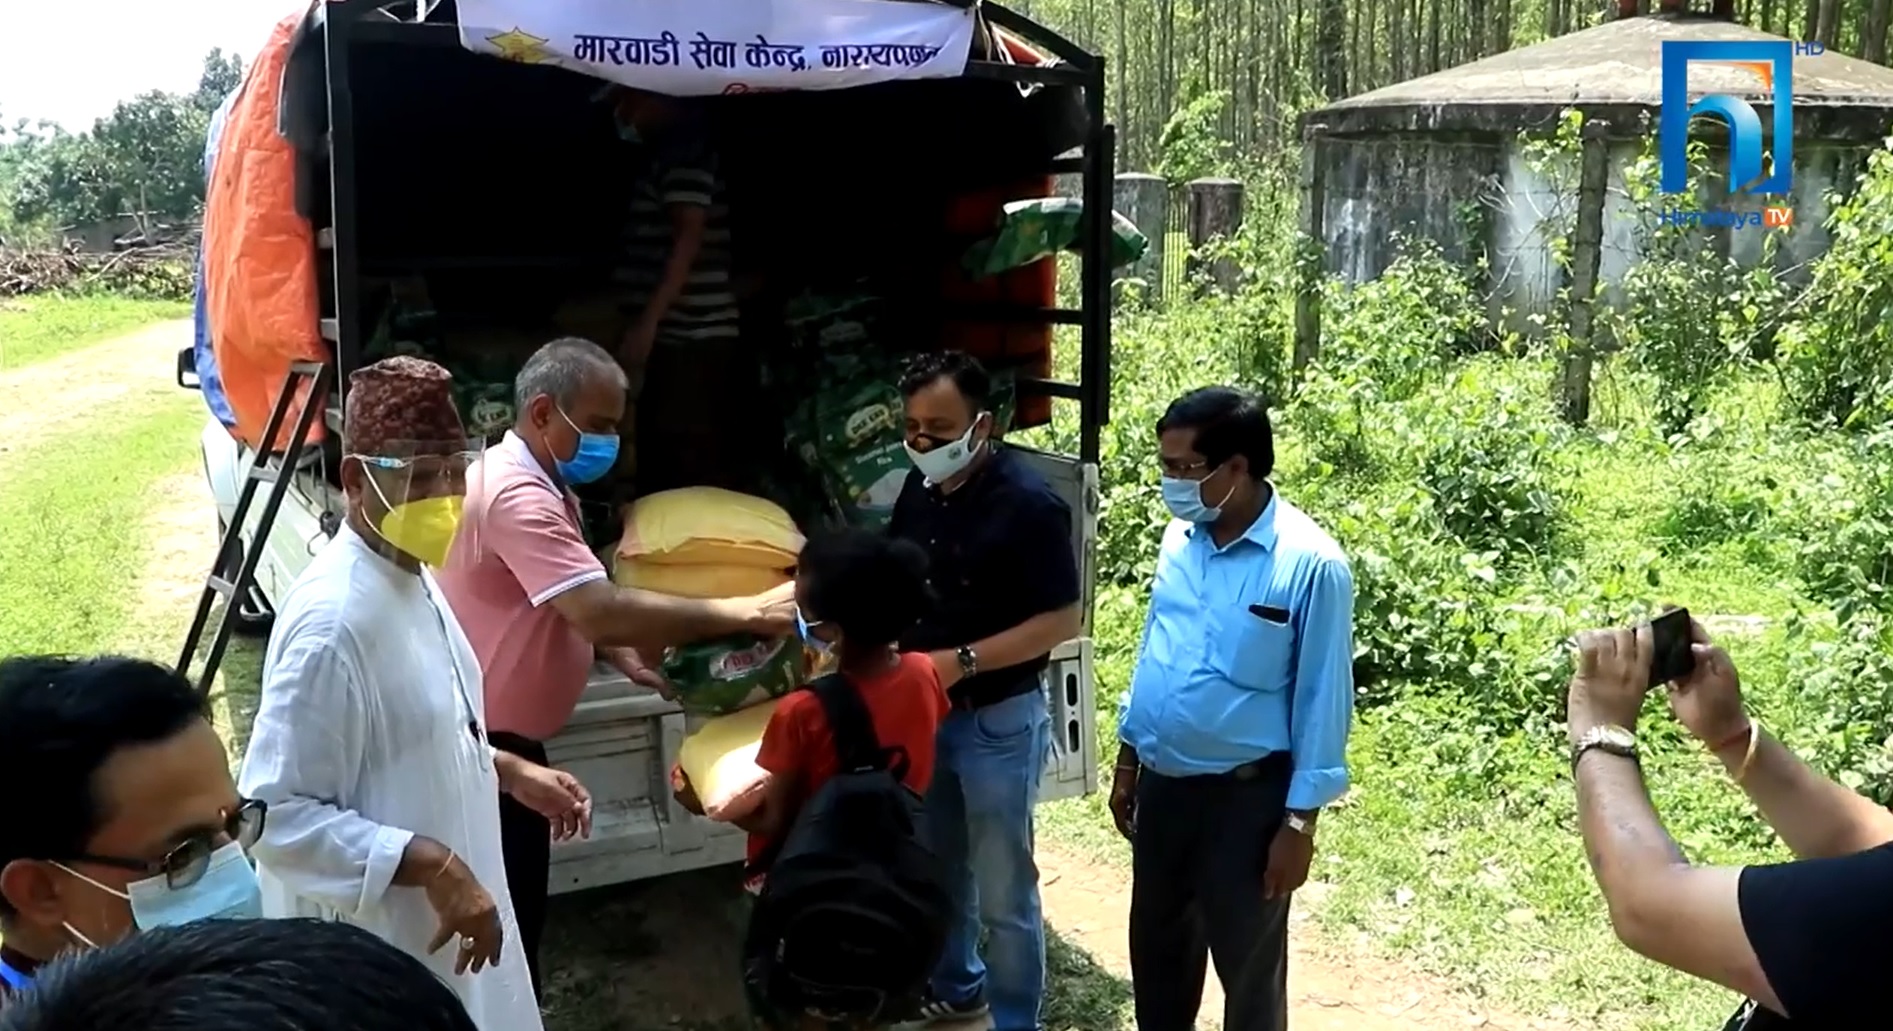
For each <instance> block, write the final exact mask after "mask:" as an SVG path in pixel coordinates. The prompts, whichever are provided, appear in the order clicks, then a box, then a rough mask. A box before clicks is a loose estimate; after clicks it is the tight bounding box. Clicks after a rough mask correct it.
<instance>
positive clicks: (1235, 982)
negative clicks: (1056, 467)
mask: <svg viewBox="0 0 1893 1031" xmlns="http://www.w3.org/2000/svg"><path fill="white" fill-rule="evenodd" d="M1157 436H1158V443H1159V450H1160V452H1161V456H1162V463H1163V495H1164V503H1165V505H1166V506H1167V507H1168V508H1169V509H1170V512H1171V514H1172V515H1174V516H1175V517H1176V521H1175V522H1173V523H1171V524H1170V527H1169V529H1167V530H1166V531H1165V532H1164V537H1163V548H1162V551H1161V552H1160V554H1159V555H1158V557H1157V573H1156V578H1155V582H1154V583H1153V584H1152V587H1151V594H1150V614H1149V616H1148V618H1147V620H1146V622H1145V624H1144V639H1143V645H1142V647H1141V649H1140V650H1139V654H1138V658H1137V666H1136V669H1135V672H1133V674H1132V676H1131V685H1130V690H1129V691H1127V692H1126V693H1125V696H1124V699H1123V705H1122V707H1121V710H1120V711H1121V713H1122V715H1121V716H1120V718H1119V720H1118V738H1119V741H1120V745H1119V750H1118V758H1117V773H1116V776H1115V778H1114V780H1113V783H1112V785H1111V812H1112V815H1113V817H1114V818H1115V819H1116V821H1117V825H1118V829H1119V830H1120V831H1122V832H1123V833H1124V835H1125V836H1126V837H1127V838H1129V839H1130V841H1131V853H1132V871H1133V884H1132V888H1131V920H1130V955H1131V978H1132V980H1133V982H1134V983H1135V985H1136V1005H1137V1027H1138V1031H1191V1029H1192V1028H1194V1027H1195V1026H1196V1015H1197V1010H1198V1008H1199V1007H1200V1006H1201V1004H1202V998H1203V979H1204V976H1205V973H1206V966H1207V961H1208V959H1209V957H1210V956H1214V957H1215V959H1216V970H1217V973H1218V975H1219V976H1220V978H1221V980H1222V983H1223V989H1224V994H1225V996H1226V1003H1225V1009H1224V1014H1223V1024H1222V1026H1223V1031H1286V1028H1287V1027H1288V993H1287V985H1288V905H1289V896H1290V895H1291V894H1292V893H1293V892H1294V891H1295V889H1296V888H1299V887H1301V885H1302V882H1303V881H1305V880H1307V878H1308V864H1309V862H1310V860H1312V859H1313V857H1314V848H1315V846H1314V835H1315V817H1316V814H1317V813H1318V812H1319V811H1320V810H1321V807H1322V806H1325V805H1327V804H1329V803H1331V802H1333V801H1334V800H1335V799H1336V798H1339V797H1340V796H1341V794H1342V793H1343V792H1345V791H1346V790H1347V735H1348V728H1349V726H1350V724H1351V723H1352V721H1353V712H1354V675H1353V653H1354V645H1353V621H1354V577H1353V574H1352V573H1351V572H1350V571H1349V570H1348V563H1347V556H1345V555H1344V554H1342V552H1341V548H1340V546H1339V545H1337V544H1335V542H1334V539H1333V538H1332V537H1329V536H1328V534H1327V533H1326V532H1324V531H1323V530H1322V529H1321V528H1320V527H1319V526H1317V525H1315V522H1314V520H1312V519H1310V518H1309V517H1308V516H1307V515H1305V514H1303V513H1302V511H1301V510H1300V509H1298V508H1296V507H1295V506H1293V505H1291V504H1289V503H1288V502H1287V501H1285V500H1283V499H1282V498H1281V497H1279V496H1278V495H1277V494H1276V493H1275V488H1274V486H1273V485H1272V484H1270V483H1269V480H1268V477H1269V474H1270V473H1271V472H1273V471H1274V468H1275V441H1274V431H1273V430H1272V428H1271V427H1270V425H1269V417H1268V409H1267V407H1266V405H1264V404H1263V402H1262V401H1261V400H1260V399H1259V398H1257V397H1255V396H1254V395H1252V394H1248V393H1245V392H1243V391H1240V390H1235V389H1232V388H1228V387H1206V388H1204V389H1201V390H1196V391H1192V392H1191V393H1188V394H1185V395H1184V396H1183V397H1181V398H1178V399H1177V400H1176V401H1175V402H1173V403H1172V404H1171V405H1170V407H1169V409H1168V410H1167V411H1165V412H1164V415H1163V418H1162V419H1160V420H1158V422H1157Z"/></svg>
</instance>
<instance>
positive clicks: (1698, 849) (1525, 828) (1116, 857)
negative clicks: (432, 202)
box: [1048, 376, 1832, 1031]
mask: <svg viewBox="0 0 1893 1031" xmlns="http://www.w3.org/2000/svg"><path fill="white" fill-rule="evenodd" d="M1600 393H1602V394H1603V395H1604V396H1605V398H1606V400H1605V401H1604V403H1603V406H1602V407H1603V408H1604V409H1605V410H1604V412H1603V414H1602V416H1601V417H1600V422H1601V423H1603V424H1604V426H1603V427H1602V432H1600V433H1599V434H1597V435H1596V437H1595V438H1594V439H1589V440H1585V441H1582V442H1580V443H1579V444H1577V445H1576V446H1575V447H1574V449H1573V450H1572V451H1570V452H1568V453H1566V454H1565V455H1564V456H1562V457H1563V460H1565V461H1567V462H1569V463H1570V466H1571V468H1572V470H1573V472H1574V476H1573V477H1572V482H1573V484H1574V485H1575V488H1574V489H1575V496H1573V497H1570V498H1568V499H1567V502H1568V505H1569V509H1570V511H1571V512H1572V513H1573V515H1574V520H1575V525H1574V526H1573V527H1572V528H1571V536H1572V537H1573V538H1574V539H1576V540H1578V541H1581V542H1583V543H1582V555H1581V557H1579V558H1578V559H1576V560H1575V562H1574V565H1573V567H1572V568H1567V569H1565V570H1563V571H1561V572H1559V573H1558V575H1561V576H1565V577H1569V578H1571V582H1573V583H1586V582H1590V583H1594V582H1598V581H1601V580H1603V579H1606V578H1610V577H1613V576H1614V577H1619V578H1622V577H1625V576H1626V573H1627V574H1628V575H1629V576H1630V577H1631V578H1632V579H1634V580H1636V581H1638V583H1637V584H1636V585H1635V586H1636V587H1638V588H1640V593H1641V594H1642V595H1644V596H1647V600H1649V601H1651V602H1666V603H1674V604H1680V605H1683V606H1686V607H1688V608H1690V609H1691V610H1692V611H1693V612H1696V613H1699V614H1714V615H1718V616H1722V617H1730V618H1725V619H1723V620H1721V621H1719V623H1718V625H1719V626H1721V627H1723V628H1724V629H1722V630H1721V631H1720V633H1721V635H1722V637H1723V638H1724V643H1725V644H1726V645H1727V646H1728V647H1729V649H1730V651H1731V653H1732V654H1733V655H1734V657H1735V659H1736V661H1737V663H1738V665H1739V666H1740V668H1741V670H1742V672H1743V679H1744V684H1745V688H1746V690H1747V693H1748V694H1749V696H1750V699H1751V702H1752V704H1753V705H1754V707H1755V708H1756V710H1757V711H1758V714H1759V715H1760V716H1761V717H1762V718H1763V719H1764V720H1765V721H1766V722H1767V725H1768V726H1769V727H1770V729H1771V730H1778V731H1779V732H1780V734H1781V735H1782V737H1783V738H1784V739H1785V740H1787V741H1788V742H1789V744H1790V745H1791V746H1796V747H1799V748H1800V749H1801V750H1802V754H1804V755H1813V754H1815V753H1816V751H1817V750H1818V749H1819V747H1820V745H1821V741H1820V733H1821V732H1820V731H1819V730H1818V729H1815V728H1818V727H1820V726H1821V724H1822V719H1821V716H1820V714H1819V712H1818V710H1817V708H1816V706H1815V703H1813V702H1812V701H1809V700H1808V699H1806V698H1805V697H1804V691H1803V689H1802V688H1801V686H1800V684H1799V683H1798V682H1797V681H1796V679H1795V677H1796V673H1795V671H1796V669H1797V668H1798V667H1797V665H1796V664H1797V663H1798V662H1805V661H1807V660H1808V657H1809V656H1810V655H1811V654H1816V653H1817V650H1818V649H1819V648H1821V647H1823V646H1824V644H1823V642H1825V641H1826V640H1829V639H1831V636H1832V634H1831V625H1830V624H1831V619H1830V618H1829V617H1828V616H1827V615H1826V614H1825V611H1824V609H1823V608H1822V607H1821V606H1819V605H1817V604H1814V603H1812V602H1810V601H1809V600H1808V599H1806V598H1805V597H1803V596H1802V594H1801V593H1800V592H1799V591H1798V589H1797V588H1796V586H1795V585H1794V583H1793V581H1792V577H1791V575H1790V571H1789V570H1788V568H1787V559H1786V557H1785V555H1784V549H1785V548H1786V547H1787V546H1788V545H1789V544H1790V543H1791V542H1789V541H1785V540H1783V539H1780V538H1779V537H1778V536H1776V535H1774V534H1773V533H1771V531H1770V530H1769V529H1768V527H1767V525H1766V523H1765V522H1763V523H1761V524H1759V525H1757V526H1756V527H1755V528H1753V529H1752V531H1750V532H1742V531H1740V530H1731V528H1730V527H1728V526H1714V527H1688V526H1684V527H1681V528H1679V527H1678V526H1677V525H1675V523H1676V519H1677V516H1676V515H1675V512H1676V508H1675V506H1673V505H1672V504H1671V503H1670V501H1671V499H1672V498H1674V497H1675V496H1676V494H1677V492H1678V481H1679V479H1680V478H1682V477H1683V476H1684V475H1686V474H1684V473H1680V472H1679V469H1678V466H1677V465H1676V464H1674V461H1673V460H1672V459H1671V458H1670V457H1667V456H1665V455H1664V454H1662V453H1660V451H1661V450H1662V445H1661V444H1660V443H1658V444H1655V445H1652V444H1651V442H1650V441H1649V440H1648V439H1647V438H1642V439H1632V438H1631V435H1629V434H1626V433H1619V432H1618V431H1616V430H1613V429H1612V428H1611V425H1612V424H1613V423H1615V424H1622V425H1635V424H1638V423H1640V422H1643V420H1644V418H1645V414H1644V413H1643V412H1642V411H1641V410H1640V408H1639V406H1638V403H1637V401H1636V398H1635V397H1634V396H1631V395H1624V396H1613V395H1611V394H1610V393H1609V391H1608V389H1606V390H1603V391H1600ZM1775 402H1776V398H1775V395H1774V387H1773V384H1772V382H1771V381H1769V380H1767V379H1764V378H1762V377H1760V376H1758V377H1756V378H1755V379H1753V380H1750V381H1746V382H1744V383H1743V384H1741V385H1740V386H1739V387H1738V388H1737V389H1736V390H1734V391H1733V392H1732V393H1731V394H1730V395H1729V396H1727V397H1726V398H1725V399H1724V401H1723V403H1722V404H1721V405H1720V406H1719V416H1720V417H1721V418H1722V419H1724V420H1725V422H1724V424H1723V429H1722V430H1721V433H1722V434H1723V435H1724V436H1725V437H1726V438H1727V439H1726V440H1725V441H1724V442H1723V443H1722V444H1721V445H1719V447H1720V450H1716V451H1713V452H1708V453H1707V454H1706V456H1705V457H1706V464H1708V465H1711V466H1715V467H1719V468H1720V469H1723V470H1729V469H1735V470H1738V471H1737V472H1736V473H1734V474H1733V475H1729V474H1728V473H1726V472H1724V473H1723V475H1725V476H1727V477H1728V479H1729V480H1730V481H1731V482H1733V483H1735V484H1736V485H1737V486H1738V487H1739V486H1740V484H1741V483H1742V481H1743V478H1744V475H1745V474H1746V475H1752V476H1753V477H1754V478H1755V479H1756V480H1757V481H1767V482H1769V483H1770V485H1771V488H1773V487H1776V486H1779V487H1780V489H1783V490H1785V489H1787V485H1788V484H1790V483H1792V482H1794V481H1801V482H1812V481H1813V480H1815V479H1816V478H1818V477H1820V476H1821V475H1823V474H1825V473H1827V472H1830V471H1832V467H1830V466H1828V465H1824V464H1822V463H1821V462H1819V461H1815V460H1813V459H1811V458H1810V457H1809V451H1808V450H1807V449H1806V448H1803V449H1801V450H1799V451H1784V450H1782V449H1781V448H1779V447H1776V448H1773V449H1771V446H1770V445H1768V444H1767V443H1766V441H1767V438H1768V436H1769V434H1770V433H1771V431H1772V427H1773V426H1774V421H1773V420H1774V416H1773V414H1772V413H1774V412H1775V411H1776V403H1775ZM1809 447H1812V448H1814V449H1815V450H1819V448H1820V444H1819V442H1818V441H1817V442H1815V443H1813V444H1811V445H1809ZM1751 466H1752V467H1753V472H1752V473H1748V472H1747V470H1749V469H1750V467H1751ZM1283 491H1284V494H1285V495H1286V496H1288V497H1290V498H1293V497H1294V484H1293V472H1292V470H1291V471H1288V472H1285V474H1284V476H1283ZM1557 593H1558V592H1557V589H1556V586H1555V584H1554V583H1552V582H1550V578H1548V577H1546V576H1542V575H1534V576H1532V577H1531V578H1529V579H1528V580H1527V581H1525V582H1524V583H1522V584H1521V585H1520V589H1519V594H1520V595H1521V596H1532V597H1533V598H1534V599H1538V600H1542V599H1543V598H1544V597H1545V596H1546V595H1550V596H1552V597H1556V595H1557ZM1142 605H1143V596H1142V593H1141V592H1129V591H1113V592H1106V593H1105V594H1104V595H1103V596H1101V598H1100V601H1099V609H1098V613H1097V624H1098V637H1099V655H1100V656H1101V662H1100V678H1101V683H1100V685H1099V687H1100V689H1099V703H1100V709H1101V710H1102V715H1101V722H1102V725H1103V736H1104V737H1105V739H1106V740H1107V741H1108V740H1112V737H1111V730H1112V726H1113V722H1114V720H1115V717H1116V706H1115V702H1116V696H1117V692H1118V691H1119V690H1121V689H1122V686H1123V684H1124V683H1125V682H1126V680H1127V678H1128V675H1129V665H1128V663H1129V661H1130V658H1131V656H1132V655H1133V654H1134V651H1135V636H1136V634H1137V633H1138V631H1139V628H1140V626H1141V615H1142ZM1796 613H1803V614H1805V615H1806V618H1805V619H1801V618H1796V615H1795V614H1796ZM1737 617H1759V618H1737ZM1571 629H1576V627H1572V628H1571ZM1544 643H1545V642H1542V641H1540V642H1537V644H1538V645H1542V644H1544ZM1534 646H1536V645H1534ZM1499 647H1500V649H1501V650H1502V653H1501V654H1499V655H1496V656H1495V660H1496V661H1504V662H1526V661H1530V660H1531V659H1532V658H1534V656H1531V655H1528V654H1524V653H1521V652H1518V651H1515V650H1509V649H1515V648H1517V647H1520V646H1519V645H1516V644H1514V643H1512V642H1501V643H1500V645H1499ZM1640 733H1641V735H1642V736H1644V738H1645V742H1646V749H1647V751H1648V756H1647V759H1646V762H1645V768H1646V773H1647V778H1648V780H1649V783H1650V785H1651V790H1652V794H1653V796H1654V799H1655V801H1656V804H1657V807H1658V810H1659V812H1661V813H1662V814H1663V816H1664V818H1665V820H1666V822H1667V824H1668V826H1669V827H1670V829H1671V831H1672V832H1673V833H1674V834H1675V835H1676V837H1677V839H1678V842H1679V844H1681V845H1682V846H1683V848H1684V850H1685V852H1686V853H1688V854H1689V855H1690V856H1691V858H1692V860H1694V861H1696V862H1703V863H1726V864H1742V863H1748V862H1755V861H1770V860H1778V859H1782V858H1787V854H1786V852H1785V850H1783V849H1782V848H1780V847H1779V845H1778V844H1777V843H1776V842H1775V841H1774V840H1773V838H1772V835H1771V834H1769V833H1768V832H1767V831H1766V829H1765V828H1763V827H1761V826H1760V824H1759V821H1757V820H1756V819H1755V817H1754V815H1753V812H1752V810H1751V809H1750V807H1749V806H1748V805H1747V803H1746V802H1745V800H1744V799H1743V797H1742V795H1741V793H1740V792H1739V790H1737V789H1736V788H1735V787H1733V786H1732V785H1730V784H1729V783H1728V779H1727V777H1726V776H1725V775H1724V774H1723V773H1722V771H1721V768H1720V767H1719V766H1718V765H1716V764H1715V763H1714V762H1713V761H1712V760H1711V759H1709V758H1708V757H1707V756H1705V755H1704V754H1702V753H1701V751H1700V750H1699V749H1697V748H1696V747H1695V746H1693V745H1691V744H1689V743H1687V742H1683V741H1681V740H1680V738H1679V735H1678V733H1677V731H1676V729H1675V727H1674V722H1673V720H1671V719H1670V717H1669V716H1668V714H1667V712H1666V711H1664V710H1663V709H1662V708H1661V707H1660V705H1659V703H1657V702H1653V703H1652V705H1651V707H1650V710H1649V711H1648V713H1646V717H1645V722H1644V726H1643V727H1641V728H1640ZM1564 740H1565V739H1564V737H1563V733H1562V728H1561V727H1558V726H1544V727H1541V728H1539V729H1538V730H1537V731H1534V732H1529V733H1525V732H1505V731H1499V730H1497V729H1495V728H1493V727H1488V726H1481V725H1479V723H1478V721H1477V720H1476V719H1474V718H1471V717H1469V716H1468V714H1467V713H1466V712H1464V711H1462V710H1460V709H1458V708H1456V707H1455V705H1454V703H1452V702H1450V701H1447V700H1445V699H1441V698H1436V697H1432V696H1429V695H1427V694H1426V693H1425V692H1424V690H1423V689H1416V690H1413V691H1411V692H1410V693H1407V694H1404V695H1402V696H1401V697H1400V699H1399V700H1397V701H1396V702H1394V703H1393V704H1390V705H1386V706H1383V707H1379V708H1373V709H1366V710H1362V711H1360V712H1359V713H1357V723H1356V728H1355V733H1354V736H1353V739H1352V741H1351V743H1350V750H1349V752H1350V765H1351V767H1352V770H1353V773H1354V786H1353V789H1352V791H1351V793H1350V794H1349V796H1348V797H1347V798H1346V799H1345V800H1344V801H1343V803H1342V804H1340V805H1338V806H1336V807H1335V809H1334V810H1333V811H1332V812H1331V813H1330V814H1329V816H1328V818H1327V819H1325V820H1324V821H1323V824H1322V827H1323V830H1322V837H1321V855H1320V856H1319V858H1318V860H1317V865H1316V869H1315V873H1314V877H1315V878H1316V879H1319V880H1321V881H1323V882H1326V889H1325V890H1322V891H1320V892H1316V893H1310V895H1311V896H1312V897H1314V898H1318V899H1319V901H1318V902H1315V901H1310V902H1306V903H1302V905H1303V906H1304V907H1305V908H1308V909H1310V910H1312V912H1313V914H1314V921H1313V922H1314V924H1315V926H1316V927H1318V928H1319V929H1320V931H1321V932H1322V937H1323V939H1324V940H1325V941H1327V942H1329V943H1330V944H1332V945H1334V946H1336V947H1340V948H1343V949H1346V950H1348V951H1353V952H1355V953H1356V954H1357V955H1376V954H1378V955H1381V956H1384V957H1387V958H1390V959H1398V960H1401V961H1405V962H1410V963H1413V964H1416V965H1417V966H1419V967H1420V968H1422V969H1424V970H1427V971H1429V972H1432V973H1436V974H1439V975H1442V976H1443V977H1445V978H1446V979H1447V980H1449V981H1451V982H1453V983H1456V984H1458V985H1460V986H1462V987H1464V988H1466V989H1468V990H1469V991H1472V992H1474V993H1476V994H1479V995H1481V996H1484V997H1486V998H1488V999H1491V1000H1492V1001H1494V1002H1495V1003H1497V1004H1499V1005H1502V1006H1505V1007H1506V1008H1509V1009H1512V1010H1514V1011H1516V1012H1521V1013H1527V1014H1533V1015H1538V1016H1543V1017H1547V1018H1552V1019H1557V1020H1560V1021H1571V1022H1573V1023H1575V1024H1578V1025H1579V1026H1611V1027H1621V1028H1639V1029H1647V1031H1657V1029H1663V1031H1669V1029H1682V1028H1700V1027H1716V1026H1719V1025H1720V1022H1721V1021H1722V1020H1723V1019H1724V1018H1726V1017H1727V1015H1728V1013H1729V1012H1730V1011H1731V1010H1733V1009H1734V1007H1735V1005H1736V1003H1737V1001H1738V1000H1736V999H1735V998H1734V997H1733V996H1732V995H1731V994H1730V993H1728V992H1725V991H1723V990H1720V989H1717V988H1713V987H1708V986H1705V985H1703V984H1702V983H1700V982H1697V981H1694V980H1692V979H1689V978H1685V977H1682V976H1679V975H1676V974H1674V973H1672V972H1669V971H1667V970H1664V969H1661V968H1659V967H1657V966H1656V965H1655V964H1652V963H1649V962H1647V961H1645V960H1643V959H1641V958H1639V957H1637V956H1635V955H1633V954H1632V953H1631V952H1630V951H1629V950H1628V949H1626V948H1624V947H1623V946H1622V945H1621V944H1620V943H1618V941H1617V940H1616V938H1615V936H1614V935H1613V933H1612V932H1611V930H1610V927H1609V923H1608V920H1607V916H1606V913H1605V909H1604V905H1603V901H1602V899H1601V897H1600V896H1599V895H1598V893H1597V890H1596V887H1595V885H1594V882H1593V880H1592V878H1591V874H1590V870H1589V868H1588V865H1587V863H1586V861H1585V858H1584V854H1583V848H1582V843H1581V841H1580V839H1579V837H1578V834H1577V825H1576V811H1575V795H1574V792H1573V790H1572V785H1571V781H1570V776H1569V767H1568V759H1567V755H1568V753H1567V751H1566V746H1565V743H1564ZM1107 761H1108V759H1107ZM1109 777H1110V770H1109V767H1107V768H1106V772H1105V779H1106V781H1107V782H1108V780H1109ZM1048 831H1049V834H1050V835H1051V836H1052V837H1053V838H1054V839H1056V840H1059V841H1061V842H1062V843H1064V844H1066V845H1067V846H1068V847H1071V848H1073V849H1074V850H1082V851H1084V852H1085V853H1086V854H1089V855H1093V856H1096V857H1098V858H1099V859H1100V860H1102V861H1105V862H1114V863H1118V864H1126V863H1127V860H1128V851H1127V849H1126V848H1125V846H1124V844H1123V843H1122V842H1121V841H1120V840H1118V838H1117V836H1116V834H1115V832H1114V831H1113V830H1112V829H1111V825H1110V822H1109V817H1108V814H1107V813H1106V811H1105V807H1104V799H1103V798H1101V797H1099V798H1091V799H1085V800H1081V801H1076V802H1071V803H1062V804H1060V805H1059V806H1056V807H1054V809H1053V811H1052V813H1051V819H1050V826H1049V828H1048Z"/></svg>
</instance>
